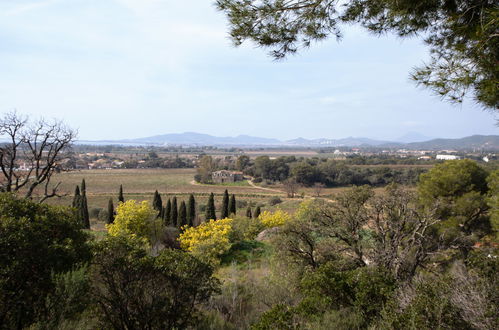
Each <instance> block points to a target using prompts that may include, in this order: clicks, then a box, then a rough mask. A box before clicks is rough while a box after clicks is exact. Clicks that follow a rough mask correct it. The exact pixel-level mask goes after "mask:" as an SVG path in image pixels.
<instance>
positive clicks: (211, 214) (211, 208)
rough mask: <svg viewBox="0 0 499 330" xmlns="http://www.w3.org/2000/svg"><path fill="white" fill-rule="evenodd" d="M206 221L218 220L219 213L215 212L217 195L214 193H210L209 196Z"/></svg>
mask: <svg viewBox="0 0 499 330" xmlns="http://www.w3.org/2000/svg"><path fill="white" fill-rule="evenodd" d="M205 217H206V221H209V220H216V219H217V214H216V212H215V196H214V195H213V193H211V194H210V197H209V198H208V205H206V216H205Z"/></svg>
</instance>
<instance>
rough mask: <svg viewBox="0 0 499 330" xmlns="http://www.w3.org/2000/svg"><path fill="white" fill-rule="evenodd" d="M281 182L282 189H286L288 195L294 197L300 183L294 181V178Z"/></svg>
mask: <svg viewBox="0 0 499 330" xmlns="http://www.w3.org/2000/svg"><path fill="white" fill-rule="evenodd" d="M283 184H284V190H285V191H286V194H287V195H288V197H289V198H294V197H295V194H296V192H297V191H298V188H299V187H300V184H299V183H298V182H296V180H295V179H287V180H286V181H284V182H283Z"/></svg>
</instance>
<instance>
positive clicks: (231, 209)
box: [229, 194, 237, 215]
mask: <svg viewBox="0 0 499 330" xmlns="http://www.w3.org/2000/svg"><path fill="white" fill-rule="evenodd" d="M236 209H237V207H236V196H235V195H234V194H232V195H231V196H230V200H229V214H234V215H236V211H237V210H236Z"/></svg>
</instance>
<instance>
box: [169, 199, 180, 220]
mask: <svg viewBox="0 0 499 330" xmlns="http://www.w3.org/2000/svg"><path fill="white" fill-rule="evenodd" d="M170 215H171V217H170V223H171V225H172V226H173V227H177V226H178V207H177V197H173V199H172V210H171V213H170Z"/></svg>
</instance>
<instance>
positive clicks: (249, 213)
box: [246, 206, 252, 219]
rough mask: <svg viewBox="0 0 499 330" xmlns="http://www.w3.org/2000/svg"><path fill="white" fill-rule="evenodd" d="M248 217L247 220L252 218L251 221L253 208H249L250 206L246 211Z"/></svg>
mask: <svg viewBox="0 0 499 330" xmlns="http://www.w3.org/2000/svg"><path fill="white" fill-rule="evenodd" d="M246 217H247V218H250V219H251V218H252V216H251V207H249V206H248V208H247V209H246Z"/></svg>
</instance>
